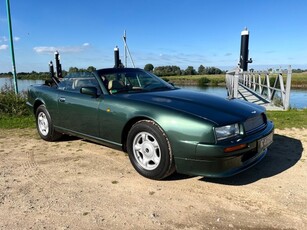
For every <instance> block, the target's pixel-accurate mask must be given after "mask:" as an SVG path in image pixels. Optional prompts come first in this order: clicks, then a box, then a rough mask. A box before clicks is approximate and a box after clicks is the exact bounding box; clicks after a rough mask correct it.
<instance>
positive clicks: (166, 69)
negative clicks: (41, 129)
mask: <svg viewBox="0 0 307 230" xmlns="http://www.w3.org/2000/svg"><path fill="white" fill-rule="evenodd" d="M144 69H145V70H146V71H150V72H153V73H154V74H155V75H157V76H160V77H166V76H191V75H217V74H225V73H226V71H223V70H221V69H219V68H216V67H204V66H203V65H200V66H199V67H198V69H197V70H195V69H194V67H193V66H188V67H187V68H186V69H184V70H183V69H180V67H179V66H174V65H172V66H170V65H169V66H157V67H154V66H153V65H152V64H146V65H145V66H144ZM95 70H96V68H95V67H93V66H89V67H88V68H86V69H85V68H77V67H70V68H69V69H68V71H66V70H63V71H62V76H66V75H67V74H68V73H73V72H78V71H95ZM292 72H293V73H303V72H307V69H292ZM12 75H13V74H12V72H8V73H0V78H1V77H12ZM17 78H18V79H24V80H36V79H41V80H47V79H49V78H50V73H49V72H36V71H32V72H19V73H17Z"/></svg>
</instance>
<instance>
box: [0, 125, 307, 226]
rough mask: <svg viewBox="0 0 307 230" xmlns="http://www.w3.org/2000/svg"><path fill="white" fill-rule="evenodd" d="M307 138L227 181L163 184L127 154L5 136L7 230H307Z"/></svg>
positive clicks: (295, 139)
mask: <svg viewBox="0 0 307 230" xmlns="http://www.w3.org/2000/svg"><path fill="white" fill-rule="evenodd" d="M306 148H307V130H306V129H288V130H275V136H274V143H273V145H272V146H271V147H270V148H269V153H268V155H267V156H266V157H265V158H264V159H263V161H262V162H260V163H259V164H258V165H256V166H255V167H253V168H251V169H249V170H248V171H246V172H243V173H241V174H239V175H236V176H233V177H230V178H226V179H208V178H204V177H189V176H184V175H180V174H175V175H174V176H172V177H170V178H168V179H166V180H163V181H154V180H149V179H146V178H143V177H142V176H140V175H139V174H137V173H136V171H135V170H134V169H133V167H132V166H131V164H130V162H129V158H128V157H127V155H126V154H125V153H123V152H120V151H116V150H113V149H110V148H107V147H104V146H102V145H97V144H94V143H91V142H87V141H84V140H80V139H76V138H66V139H65V140H62V141H60V142H53V143H50V142H45V141H43V140H41V139H39V137H38V135H37V134H36V130H34V129H22V130H19V129H16V130H3V129H0V159H1V162H0V229H307V208H306V207H307V168H306V157H307V156H306V155H307V154H306Z"/></svg>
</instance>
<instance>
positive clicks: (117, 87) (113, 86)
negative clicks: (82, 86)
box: [108, 80, 125, 94]
mask: <svg viewBox="0 0 307 230" xmlns="http://www.w3.org/2000/svg"><path fill="white" fill-rule="evenodd" d="M108 89H109V91H110V93H111V94H114V93H117V92H119V91H121V90H124V89H125V85H124V83H123V82H122V81H119V80H111V81H109V83H108Z"/></svg>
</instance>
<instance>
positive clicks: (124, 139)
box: [121, 116, 155, 152]
mask: <svg viewBox="0 0 307 230" xmlns="http://www.w3.org/2000/svg"><path fill="white" fill-rule="evenodd" d="M141 120H150V121H154V122H155V120H154V119H152V118H149V117H146V116H138V117H133V118H132V119H130V120H129V121H128V122H127V123H126V125H125V126H124V128H123V131H122V136H121V142H122V146H123V147H122V148H123V151H124V152H127V137H128V133H129V131H130V129H131V128H132V126H133V125H134V124H135V123H137V122H139V121H141Z"/></svg>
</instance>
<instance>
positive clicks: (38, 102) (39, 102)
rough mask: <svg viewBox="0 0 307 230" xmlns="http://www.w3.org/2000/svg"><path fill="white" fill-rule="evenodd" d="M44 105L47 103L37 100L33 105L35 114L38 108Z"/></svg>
mask: <svg viewBox="0 0 307 230" xmlns="http://www.w3.org/2000/svg"><path fill="white" fill-rule="evenodd" d="M44 104H45V103H44V102H43V101H42V100H40V99H38V100H36V101H35V103H34V105H33V113H34V114H35V113H36V110H37V108H38V107H39V106H41V105H44Z"/></svg>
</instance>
